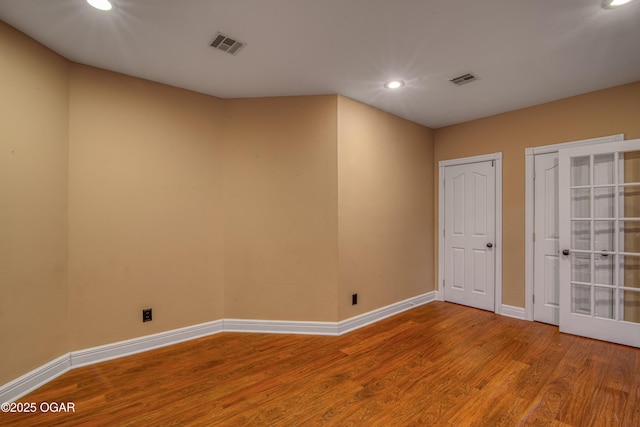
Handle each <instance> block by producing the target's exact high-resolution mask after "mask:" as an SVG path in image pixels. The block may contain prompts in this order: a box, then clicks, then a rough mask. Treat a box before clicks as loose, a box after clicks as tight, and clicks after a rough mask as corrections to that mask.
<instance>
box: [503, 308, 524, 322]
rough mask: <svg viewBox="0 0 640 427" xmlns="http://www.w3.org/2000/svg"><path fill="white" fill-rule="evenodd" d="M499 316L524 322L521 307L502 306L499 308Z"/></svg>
mask: <svg viewBox="0 0 640 427" xmlns="http://www.w3.org/2000/svg"><path fill="white" fill-rule="evenodd" d="M500 314H501V315H503V316H507V317H513V318H515V319H520V320H525V310H524V308H522V307H514V306H512V305H506V304H502V305H501V306H500Z"/></svg>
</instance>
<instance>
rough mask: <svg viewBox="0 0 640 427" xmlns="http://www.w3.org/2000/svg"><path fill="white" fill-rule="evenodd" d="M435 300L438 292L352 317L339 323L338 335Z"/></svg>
mask: <svg viewBox="0 0 640 427" xmlns="http://www.w3.org/2000/svg"><path fill="white" fill-rule="evenodd" d="M435 300H436V291H431V292H427V293H426V294H422V295H418V296H415V297H413V298H409V299H406V300H404V301H399V302H396V303H394V304H391V305H388V306H386V307H382V308H378V309H377V310H373V311H370V312H368V313H364V314H361V315H359V316H355V317H351V318H349V319H346V320H343V321H341V322H338V330H339V334H338V335H342V334H346V333H347V332H351V331H354V330H356V329H359V328H362V327H363V326H367V325H370V324H372V323H375V322H377V321H379V320H382V319H384V318H386V317H390V316H394V315H396V314H398V313H402V312H403V311H407V310H410V309H412V308H414V307H418V306H420V305H423V304H427V303H429V302H431V301H435Z"/></svg>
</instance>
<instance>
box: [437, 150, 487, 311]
mask: <svg viewBox="0 0 640 427" xmlns="http://www.w3.org/2000/svg"><path fill="white" fill-rule="evenodd" d="M444 179H445V185H444V188H445V190H444V192H445V197H444V201H445V218H444V223H445V227H444V228H445V236H444V237H445V238H444V241H445V244H444V247H445V261H444V264H445V287H444V289H445V300H446V301H451V302H456V303H459V304H464V305H469V306H472V307H477V308H482V309H485V310H491V311H494V310H495V302H494V295H495V255H494V249H493V244H494V236H495V168H494V166H493V162H491V161H487V162H478V163H469V164H463V165H455V166H447V167H446V168H445V174H444ZM488 243H489V244H490V246H491V247H488V246H487V244H488Z"/></svg>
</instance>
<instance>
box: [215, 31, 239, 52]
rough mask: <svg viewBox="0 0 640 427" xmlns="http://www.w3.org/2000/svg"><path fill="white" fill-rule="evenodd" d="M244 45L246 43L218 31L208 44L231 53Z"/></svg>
mask: <svg viewBox="0 0 640 427" xmlns="http://www.w3.org/2000/svg"><path fill="white" fill-rule="evenodd" d="M246 45H247V44H246V43H244V42H241V41H239V40H237V39H234V38H232V37H229V36H227V35H226V34H222V33H221V32H219V31H218V33H217V34H216V36H215V38H214V39H213V42H211V44H210V46H211V47H215V48H216V49H218V50H222V51H224V52H227V53H230V54H231V55H235V54H236V53H238V52H239V51H240V49H242V48H243V47H245V46H246Z"/></svg>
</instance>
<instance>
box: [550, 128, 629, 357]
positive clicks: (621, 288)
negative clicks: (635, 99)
mask: <svg viewBox="0 0 640 427" xmlns="http://www.w3.org/2000/svg"><path fill="white" fill-rule="evenodd" d="M559 154H560V157H559V165H560V171H559V182H560V192H559V206H560V247H561V249H562V254H561V257H560V331H562V332H567V333H571V334H576V335H582V336H586V337H591V338H596V339H601V340H606V341H612V342H616V343H619V344H625V345H631V346H635V347H640V139H636V140H631V141H624V142H615V143H609V144H598V145H594V146H589V147H581V148H578V149H566V150H560V153H559Z"/></svg>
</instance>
